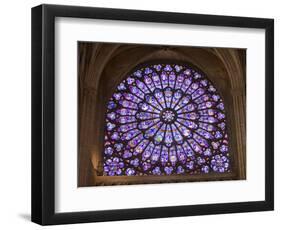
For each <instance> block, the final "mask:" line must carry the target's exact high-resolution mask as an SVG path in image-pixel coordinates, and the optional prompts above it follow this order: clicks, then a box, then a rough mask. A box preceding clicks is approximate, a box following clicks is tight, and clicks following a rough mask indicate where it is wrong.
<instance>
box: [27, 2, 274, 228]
mask: <svg viewBox="0 0 281 230" xmlns="http://www.w3.org/2000/svg"><path fill="white" fill-rule="evenodd" d="M273 33H274V22H273V19H261V18H245V17H230V16H215V15H200V14H183V13H171V12H153V11H138V10H125V9H108V8H93V7H75V6H58V5H40V6H37V7H34V8H33V9H32V221H34V222H36V223H38V224H42V225H51V224H67V223H82V222H98V221H113V220H129V219H143V218H161V217H175V216H192V215H205V214H220V213H235V212H250V211H267V210H273V207H274V183H273V182H274V173H273V172H274V168H273V167H274V164H273V157H274V156H273V153H274V129H273V128H274V91H273V90H274V34H273Z"/></svg>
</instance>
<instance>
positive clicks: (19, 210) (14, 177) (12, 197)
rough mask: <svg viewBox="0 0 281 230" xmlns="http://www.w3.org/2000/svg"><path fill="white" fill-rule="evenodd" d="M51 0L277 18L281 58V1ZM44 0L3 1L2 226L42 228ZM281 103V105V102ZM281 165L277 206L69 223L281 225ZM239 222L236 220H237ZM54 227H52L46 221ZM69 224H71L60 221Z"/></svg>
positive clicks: (203, 226) (277, 46)
mask: <svg viewBox="0 0 281 230" xmlns="http://www.w3.org/2000/svg"><path fill="white" fill-rule="evenodd" d="M45 2H46V3H57V4H72V5H88V6H100V7H112V8H131V9H147V10H148V9H149V10H163V11H178V12H190V13H208V14H225V15H236V16H252V17H271V18H275V19H276V21H275V34H276V36H275V53H276V55H275V60H276V61H275V63H279V60H280V53H281V47H280V35H281V34H280V29H279V28H280V21H279V20H280V19H281V16H280V6H279V4H278V2H279V1H270V0H267V1H257V0H256V1H245V0H235V1H219V0H212V1H208V0H206V1H203V0H202V1H201V0H196V1H194V0H193V1H188V0H183V1H179V0H173V1H164V0H162V1H151V0H142V1H129V0H128V1H122V0H119V1H114V0H111V1H104V0H95V1H94V2H90V1H85V0H84V1H83V0H80V1H78V0H77V1H74V0H73V1H62V0H57V1H48V2H47V1H45ZM40 3H42V2H41V1H9V2H8V1H6V2H4V1H3V2H2V4H1V14H0V17H1V20H0V23H1V36H0V39H1V42H0V57H1V62H0V63H1V65H0V67H1V68H0V72H1V74H0V76H1V78H0V79H1V82H0V101H1V108H2V110H1V113H0V135H1V136H0V138H1V139H0V140H1V142H0V144H1V156H2V158H1V161H0V170H1V171H0V172H1V174H0V177H1V178H0V179H1V196H0V226H1V228H2V229H39V228H40V227H39V226H38V225H36V224H33V223H30V222H29V219H30V200H31V199H30V184H31V182H30V168H31V166H30V119H31V118H30V109H31V105H30V96H31V95H30V8H31V7H32V6H35V5H38V4H40ZM279 74H280V67H279V66H278V65H276V67H275V79H276V81H275V88H276V89H279V87H280V86H281V85H280V84H281V82H280V80H279V79H278V77H277V76H278V75H279ZM280 92H281V91H279V92H277V90H276V92H275V109H276V112H275V117H276V118H278V117H279V118H278V119H275V120H276V121H275V130H276V131H275V142H276V146H275V162H276V163H275V165H276V166H279V164H277V163H278V162H280V160H281V157H280V154H279V152H280V150H281V149H280V148H281V144H280V143H281V142H280V140H279V138H281V133H280V130H281V123H280V117H281V116H280V115H281V114H280V113H281V109H280V96H281V95H280ZM278 104H279V106H278ZM278 129H279V131H278ZM280 174H281V168H280V167H276V170H275V186H276V189H275V192H276V196H275V200H276V202H275V204H276V205H275V206H276V210H275V211H274V212H259V213H248V214H245V213H242V214H228V215H216V216H203V217H202V216H201V217H180V218H169V219H155V220H138V221H126V222H118V223H117V222H111V223H98V224H83V225H71V226H67V228H68V229H93V228H99V229H112V228H115V229H132V228H134V229H144V228H147V229H151V228H155V227H157V228H159V229H160V228H162V229H171V228H174V227H175V226H176V227H179V228H180V227H181V228H196V229H218V228H226V229H239V228H241V229H244V228H247V227H248V228H251V229H253V228H261V229H264V228H274V227H275V229H276V226H278V225H281V213H280V209H281V202H280V201H281V200H280V195H279V194H280V192H281V191H280V190H281V180H280ZM233 223H235V224H233ZM46 228H50V227H46ZM53 228H55V229H64V228H65V226H56V227H53Z"/></svg>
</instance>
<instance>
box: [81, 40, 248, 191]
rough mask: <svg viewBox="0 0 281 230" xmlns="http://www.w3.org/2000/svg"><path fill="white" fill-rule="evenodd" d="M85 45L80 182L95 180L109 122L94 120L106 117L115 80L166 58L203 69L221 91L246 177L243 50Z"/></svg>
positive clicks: (240, 175)
mask: <svg viewBox="0 0 281 230" xmlns="http://www.w3.org/2000/svg"><path fill="white" fill-rule="evenodd" d="M89 50H90V51H89ZM80 51H81V52H80V63H82V62H83V63H84V67H85V68H83V69H79V85H80V95H79V98H80V107H79V111H80V113H79V124H80V126H79V137H80V138H79V146H80V148H79V172H80V173H79V185H81V186H83V185H86V184H93V183H94V182H93V181H94V179H95V177H96V176H97V173H96V172H97V171H98V170H97V169H98V167H100V165H99V164H100V163H99V162H100V161H101V152H102V143H103V133H104V126H103V125H94V124H103V123H104V115H105V104H106V102H107V100H108V99H109V97H110V95H111V93H112V92H113V90H114V89H115V87H116V85H117V84H118V83H119V82H120V81H121V79H122V78H124V76H126V75H127V73H128V72H129V71H131V70H132V69H133V68H134V67H135V66H138V65H139V64H141V63H144V62H149V61H153V60H167V59H169V60H171V59H172V60H174V61H182V62H188V63H192V64H193V65H195V66H197V67H198V68H200V69H202V70H203V71H204V72H205V73H206V75H207V76H208V77H209V78H210V80H211V81H212V82H214V83H215V84H216V87H217V88H218V90H219V91H220V92H221V93H222V95H223V97H224V99H225V103H226V104H227V105H228V106H227V112H228V113H229V115H228V117H230V118H231V119H230V123H231V125H230V127H231V136H232V140H233V141H232V149H233V151H234V152H235V153H237V157H236V160H235V165H236V168H237V170H236V171H237V172H236V175H235V176H236V177H237V178H240V179H241V178H245V167H241V165H242V166H243V165H245V137H246V136H245V94H246V92H245V71H244V67H245V60H244V59H243V58H241V54H240V51H239V50H237V49H225V48H196V47H181V46H154V45H137V44H112V43H108V44H107V43H82V44H80ZM241 52H243V51H241ZM97 67H98V68H97ZM89 162H91V163H89ZM85 165H86V166H85Z"/></svg>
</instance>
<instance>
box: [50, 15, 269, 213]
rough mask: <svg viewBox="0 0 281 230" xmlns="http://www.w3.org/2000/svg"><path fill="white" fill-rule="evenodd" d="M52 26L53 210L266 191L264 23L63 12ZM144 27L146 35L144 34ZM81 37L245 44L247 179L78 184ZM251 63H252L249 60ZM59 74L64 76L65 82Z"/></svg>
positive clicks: (251, 197)
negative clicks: (211, 23) (141, 19)
mask: <svg viewBox="0 0 281 230" xmlns="http://www.w3.org/2000/svg"><path fill="white" fill-rule="evenodd" d="M55 28H56V29H55V33H56V39H55V44H56V45H55V47H56V56H55V57H56V63H55V66H56V67H55V68H56V70H55V71H56V72H55V78H56V82H55V83H56V93H55V94H56V116H55V121H56V132H55V136H56V150H55V162H56V170H55V175H56V176H55V177H56V190H55V191H56V195H55V197H56V204H55V210H56V212H75V211H91V210H106V209H120V208H142V207H145V208H146V207H161V206H162V207H163V206H173V205H174V206H178V205H194V204H210V203H229V202H242V201H261V200H264V199H265V198H264V190H265V188H264V165H265V161H264V152H263V151H260V150H261V149H264V148H265V136H264V126H265V125H264V121H265V114H264V104H265V103H264V100H265V83H264V81H265V80H264V71H265V70H264V66H265V62H264V56H265V31H264V30H260V29H242V28H237V29H234V28H229V27H211V28H210V27H208V26H193V25H176V26H175V25H171V24H159V23H158V24H157V23H136V22H124V21H119V22H118V23H116V22H114V21H106V20H89V19H80V20H78V19H69V18H57V20H56V27H55ZM74 31H75V32H74ZM96 31H98V33H97V32H96ZM171 31H172V32H171ZM148 34H149V36H147V35H148ZM161 38H162V40H161ZM206 38H208V39H206ZM82 40H84V41H103V42H136V43H148V44H159V42H160V43H161V44H173V45H188V46H196V45H197V46H198V45H200V46H208V47H209V46H211V47H232V48H233V47H239V48H244V49H247V60H246V63H247V70H246V71H247V72H246V76H247V84H246V85H247V103H246V104H247V108H246V109H247V122H246V124H247V127H246V129H247V137H246V139H247V146H246V147H247V148H246V153H247V154H246V157H247V159H246V162H247V166H246V170H247V172H246V175H247V179H246V180H239V181H216V182H205V183H202V182H199V183H196V182H195V183H176V184H174V183H168V184H154V185H130V186H111V187H107V186H105V187H104V186H102V187H86V188H85V187H84V188H78V189H77V173H78V172H77V167H76V165H77V161H78V159H77V139H78V138H77V120H78V119H77V112H76V111H77V104H76V103H73V102H74V101H77V92H76V91H77V41H82ZM257 66H258V67H259V68H256V67H257ZM66 82H67V84H65V83H66ZM261 111H263V112H261ZM257 127H259V128H257ZM257 130H258V132H257ZM65 159H67V160H65ZM97 197H98V199H97ZM136 197H137V199H136ZM116 198H118V199H116ZM104 199H106V202H105V200H104Z"/></svg>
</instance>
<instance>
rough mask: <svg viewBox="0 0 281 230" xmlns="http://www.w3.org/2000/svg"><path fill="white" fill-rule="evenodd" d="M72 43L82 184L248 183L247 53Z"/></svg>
mask: <svg viewBox="0 0 281 230" xmlns="http://www.w3.org/2000/svg"><path fill="white" fill-rule="evenodd" d="M77 46H78V51H77V53H78V57H77V59H78V76H77V80H78V90H77V93H78V95H79V97H78V100H79V101H78V110H79V111H78V119H79V121H78V132H79V135H78V138H79V146H78V161H79V162H78V167H79V170H78V172H79V175H78V178H79V181H78V186H106V185H130V184H152V183H174V182H201V181H202V182H203V181H217V180H245V179H246V162H245V161H246V160H245V159H246V119H245V115H246V53H247V52H246V49H239V48H215V47H191V46H190V47H189V46H175V45H150V44H129V43H127V44H126V43H105V42H104V43H103V42H89V41H78V42H77ZM73 103H75V102H73Z"/></svg>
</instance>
